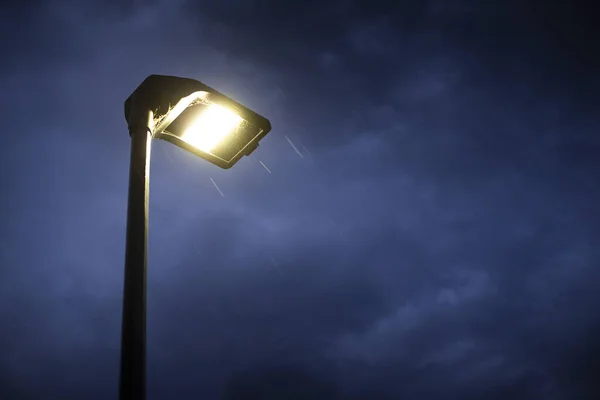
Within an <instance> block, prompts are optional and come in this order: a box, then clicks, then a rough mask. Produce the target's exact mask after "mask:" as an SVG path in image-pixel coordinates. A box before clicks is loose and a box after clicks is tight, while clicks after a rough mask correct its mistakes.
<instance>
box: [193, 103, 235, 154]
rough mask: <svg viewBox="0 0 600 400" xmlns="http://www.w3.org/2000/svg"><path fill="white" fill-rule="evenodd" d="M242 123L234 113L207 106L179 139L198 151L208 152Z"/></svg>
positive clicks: (215, 106) (218, 107)
mask: <svg viewBox="0 0 600 400" xmlns="http://www.w3.org/2000/svg"><path fill="white" fill-rule="evenodd" d="M240 122H242V118H240V117H239V116H238V115H236V114H235V113H233V112H231V111H229V110H227V109H226V108H224V107H221V106H217V105H215V104H211V105H209V106H208V107H207V108H206V110H204V111H203V112H202V114H200V116H199V117H198V119H196V121H194V122H193V123H192V124H191V125H190V127H188V128H187V129H186V130H185V132H184V133H183V135H182V136H181V139H182V140H184V141H186V142H187V143H189V144H191V145H192V146H194V147H197V148H198V149H200V150H202V151H205V152H209V151H211V150H212V149H214V148H215V146H217V145H218V144H219V143H221V142H222V141H223V139H225V137H226V136H227V135H229V134H230V133H231V132H232V131H233V130H234V129H235V128H236V127H237V126H238V125H239V124H240Z"/></svg>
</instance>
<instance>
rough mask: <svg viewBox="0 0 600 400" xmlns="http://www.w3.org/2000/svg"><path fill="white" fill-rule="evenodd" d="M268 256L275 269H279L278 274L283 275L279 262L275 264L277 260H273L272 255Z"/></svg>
mask: <svg viewBox="0 0 600 400" xmlns="http://www.w3.org/2000/svg"><path fill="white" fill-rule="evenodd" d="M270 258H271V263H272V264H273V266H274V267H275V268H277V271H279V275H281V276H283V271H281V268H279V264H277V262H275V260H274V259H273V257H270Z"/></svg>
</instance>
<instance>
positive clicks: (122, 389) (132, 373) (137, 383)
mask: <svg viewBox="0 0 600 400" xmlns="http://www.w3.org/2000/svg"><path fill="white" fill-rule="evenodd" d="M125 119H126V120H127V125H128V128H129V135H130V137H131V158H130V164H129V196H128V201H127V237H126V247H125V281H124V287H123V322H122V332H121V371H120V381H119V399H120V400H144V399H145V397H146V275H147V259H148V194H149V179H150V149H151V140H152V139H154V138H156V139H163V140H166V141H168V142H171V143H173V144H175V145H176V146H178V147H181V148H183V149H184V150H187V151H189V152H190V153H193V154H196V155H197V156H200V157H202V158H204V159H205V160H207V161H209V162H211V163H212V164H215V165H217V166H219V167H221V168H226V169H227V168H231V167H232V166H233V165H234V164H235V163H237V162H238V161H239V160H240V158H242V157H243V156H244V155H249V154H250V153H252V152H253V151H254V150H255V149H256V148H257V147H258V142H259V141H260V140H261V139H262V138H263V137H264V136H265V135H266V134H267V133H269V131H270V130H271V123H270V122H269V120H267V119H266V118H264V117H262V116H260V115H258V114H256V113H255V112H254V111H252V110H250V109H248V108H246V107H244V106H243V105H241V104H239V103H237V102H235V101H233V100H232V99H230V98H228V97H226V96H225V95H223V94H222V93H219V92H217V91H216V90H214V89H213V88H211V87H209V86H206V85H204V84H203V83H201V82H198V81H196V80H193V79H188V78H179V77H174V76H165V75H150V76H149V77H148V78H146V79H145V80H144V81H143V82H142V83H141V84H140V86H138V88H137V89H136V90H135V91H134V92H133V93H132V94H131V95H130V96H129V97H128V98H127V100H125Z"/></svg>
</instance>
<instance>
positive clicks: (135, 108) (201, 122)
mask: <svg viewBox="0 0 600 400" xmlns="http://www.w3.org/2000/svg"><path fill="white" fill-rule="evenodd" d="M148 111H153V112H154V116H155V120H154V129H153V132H152V134H153V137H154V138H157V139H163V140H166V141H168V142H171V143H173V144H174V145H176V146H178V147H181V148H183V149H184V150H187V151H189V152H190V153H193V154H195V155H197V156H199V157H202V158H204V159H205V160H207V161H209V162H211V163H213V164H215V165H217V166H219V167H221V168H231V167H232V166H233V165H234V164H235V163H237V162H238V161H239V160H240V159H241V158H242V156H244V155H250V154H251V153H252V152H253V151H254V150H255V149H256V148H257V147H258V143H259V141H260V140H261V139H262V138H263V137H265V136H266V134H267V133H269V131H270V130H271V123H270V122H269V120H268V119H266V118H264V117H262V116H260V115H258V114H256V113H255V112H254V111H252V110H250V109H248V108H247V107H245V106H243V105H241V104H239V103H237V102H235V101H234V100H232V99H230V98H228V97H227V96H225V95H223V94H222V93H219V92H218V91H216V90H215V89H213V88H211V87H209V86H207V85H205V84H203V83H201V82H199V81H196V80H193V79H188V78H179V77H174V76H165V75H150V76H149V77H148V78H146V79H145V80H144V81H143V82H142V83H141V84H140V86H138V88H137V89H136V90H135V91H134V92H133V93H132V94H131V95H130V96H129V98H127V100H126V101H125V119H126V120H127V123H128V126H129V130H130V133H131V131H132V129H134V127H135V125H136V124H137V123H138V121H139V120H140V118H139V117H138V116H139V115H144V114H145V115H147V112H148Z"/></svg>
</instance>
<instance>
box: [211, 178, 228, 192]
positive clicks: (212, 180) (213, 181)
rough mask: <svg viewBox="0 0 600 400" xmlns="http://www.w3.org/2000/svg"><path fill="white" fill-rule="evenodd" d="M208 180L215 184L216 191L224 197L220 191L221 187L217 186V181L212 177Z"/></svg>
mask: <svg viewBox="0 0 600 400" xmlns="http://www.w3.org/2000/svg"><path fill="white" fill-rule="evenodd" d="M210 181H211V182H212V183H213V185H215V189H217V191H218V192H219V194H220V195H221V197H225V195H224V194H223V192H221V189H219V187H218V186H217V183H216V182H215V180H214V179H213V178H210Z"/></svg>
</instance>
